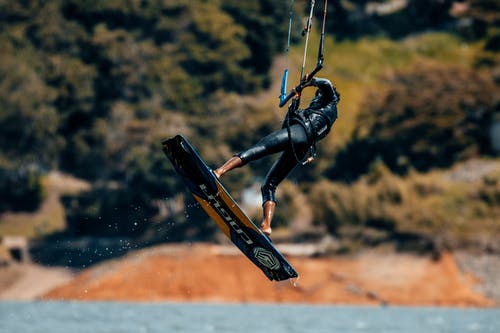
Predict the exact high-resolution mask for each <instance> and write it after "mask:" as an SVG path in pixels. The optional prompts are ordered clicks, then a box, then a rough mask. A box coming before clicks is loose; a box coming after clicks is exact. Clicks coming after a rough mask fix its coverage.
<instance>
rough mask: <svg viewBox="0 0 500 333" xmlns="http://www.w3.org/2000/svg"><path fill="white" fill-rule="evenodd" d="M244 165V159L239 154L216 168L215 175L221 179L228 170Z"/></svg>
mask: <svg viewBox="0 0 500 333" xmlns="http://www.w3.org/2000/svg"><path fill="white" fill-rule="evenodd" d="M242 165H243V161H242V160H241V158H239V157H238V156H233V157H231V158H230V159H229V160H228V161H227V162H226V163H224V165H222V166H221V167H220V168H218V169H217V170H215V171H214V175H215V177H217V179H220V177H221V176H222V175H223V174H225V173H226V172H228V171H231V170H233V169H235V168H239V167H241V166H242Z"/></svg>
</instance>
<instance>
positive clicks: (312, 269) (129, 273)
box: [43, 244, 494, 307]
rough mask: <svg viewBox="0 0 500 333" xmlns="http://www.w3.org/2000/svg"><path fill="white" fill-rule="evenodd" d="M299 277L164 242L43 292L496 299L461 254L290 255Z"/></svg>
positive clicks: (154, 297) (317, 299)
mask: <svg viewBox="0 0 500 333" xmlns="http://www.w3.org/2000/svg"><path fill="white" fill-rule="evenodd" d="M288 257H289V259H290V262H291V263H292V265H294V267H295V268H296V269H297V271H298V272H299V274H300V279H299V280H298V281H296V282H295V284H294V283H292V282H290V281H284V282H279V283H276V282H270V281H269V280H267V278H266V277H265V276H264V275H263V274H262V272H261V271H260V270H258V269H257V268H256V267H254V266H253V264H252V263H250V261H249V260H248V259H246V258H245V257H243V256H242V255H241V254H239V253H237V252H235V251H234V247H229V248H228V247H220V246H214V245H203V244H200V245H194V246H162V247H158V248H154V249H148V250H143V251H139V252H137V253H134V254H132V255H129V256H127V257H125V258H123V259H120V260H114V261H111V262H107V263H103V264H101V265H98V266H95V267H93V268H90V269H87V270H85V271H83V272H82V273H81V274H79V275H78V276H77V277H76V278H75V279H73V280H72V281H71V282H69V283H67V284H64V285H62V286H59V287H57V288H55V289H53V290H52V291H50V292H49V293H47V294H45V295H44V296H43V298H44V299H65V300H113V301H115V300H116V301H217V302H300V303H330V304H393V305H432V306H480V307H482V306H493V305H494V302H493V301H491V300H489V299H487V298H486V297H484V296H483V295H481V294H480V293H478V292H477V291H475V290H474V288H473V287H474V285H475V284H477V283H479V280H478V279H476V278H474V277H473V276H472V275H471V274H468V273H463V272H461V271H460V270H459V268H458V266H457V264H456V262H455V259H454V257H453V256H452V255H451V254H444V255H443V256H442V257H441V258H440V259H439V260H437V261H433V260H431V259H430V258H424V257H418V256H413V255H401V254H393V253H392V254H387V253H374V252H371V253H369V252H367V253H364V254H360V255H357V256H355V257H332V258H309V257H302V256H290V255H288Z"/></svg>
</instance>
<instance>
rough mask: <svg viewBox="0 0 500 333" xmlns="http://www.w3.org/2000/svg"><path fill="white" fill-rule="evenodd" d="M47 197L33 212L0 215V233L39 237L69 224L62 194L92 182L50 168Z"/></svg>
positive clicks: (76, 190)
mask: <svg viewBox="0 0 500 333" xmlns="http://www.w3.org/2000/svg"><path fill="white" fill-rule="evenodd" d="M42 184H43V188H44V191H45V193H46V194H47V195H46V197H45V200H44V201H43V202H42V204H41V206H40V208H39V209H38V210H37V211H35V212H34V213H25V212H21V213H12V212H6V213H3V214H1V215H0V236H6V235H8V236H25V237H29V238H33V237H39V236H42V235H46V234H50V233H52V232H55V231H59V230H63V229H64V228H65V227H66V215H65V213H64V207H63V206H62V204H61V201H60V200H59V198H60V196H61V195H63V194H71V193H77V192H79V191H82V190H85V189H88V188H89V186H90V185H89V184H88V183H86V182H83V181H81V180H78V179H75V178H73V177H71V176H68V175H64V174H61V173H58V172H51V173H49V174H48V175H46V176H45V177H43V179H42Z"/></svg>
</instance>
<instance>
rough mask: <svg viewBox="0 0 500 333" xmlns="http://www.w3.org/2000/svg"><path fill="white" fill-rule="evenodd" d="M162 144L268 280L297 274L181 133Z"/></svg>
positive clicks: (212, 214)
mask: <svg viewBox="0 0 500 333" xmlns="http://www.w3.org/2000/svg"><path fill="white" fill-rule="evenodd" d="M162 144H163V152H164V153H165V155H167V157H168V158H169V160H170V161H171V162H172V164H173V166H174V168H175V170H176V172H177V173H178V174H179V175H180V176H181V177H182V179H183V180H184V182H185V183H186V185H187V187H188V189H189V191H190V192H191V194H192V195H193V196H194V198H195V199H196V201H197V202H198V203H199V204H200V206H201V207H202V208H203V209H204V210H205V212H206V213H207V214H208V215H209V216H210V218H211V219H212V220H213V221H214V222H215V223H216V224H217V226H218V227H219V228H220V229H221V230H222V231H223V232H224V234H225V235H226V236H227V237H229V239H230V240H231V241H232V242H233V243H234V244H235V245H236V246H237V247H238V248H239V249H240V250H241V252H242V253H243V254H244V255H245V256H247V257H248V259H250V261H252V262H253V263H254V264H255V265H256V266H257V267H258V268H260V269H261V270H262V271H263V272H264V274H265V275H266V276H267V277H268V278H269V280H271V281H272V280H276V281H281V280H286V279H290V278H295V277H298V274H297V272H296V271H295V269H294V268H293V267H292V265H290V263H289V262H288V261H287V260H286V259H285V257H284V256H283V255H282V254H281V253H280V252H279V251H278V250H277V249H276V247H275V246H274V245H273V243H272V242H271V240H270V239H269V237H268V236H266V235H265V234H264V233H263V232H262V231H261V230H260V229H259V228H258V227H257V226H256V225H255V224H254V223H253V222H252V220H250V218H248V216H247V215H246V214H245V213H244V212H243V210H242V209H241V208H240V206H239V205H238V204H237V203H236V201H234V199H233V198H232V197H231V195H230V194H229V192H228V191H227V190H226V189H225V188H224V186H223V185H222V183H221V182H220V181H219V180H218V179H217V177H216V176H215V175H214V173H213V172H212V170H211V169H210V168H209V167H208V166H207V165H206V163H205V162H204V161H203V160H202V159H201V157H200V155H199V154H198V152H197V151H196V150H195V149H194V148H193V146H192V145H191V144H190V143H189V142H188V141H187V140H186V139H185V138H184V137H183V136H182V135H177V136H175V137H173V138H170V139H167V140H164V141H163V142H162Z"/></svg>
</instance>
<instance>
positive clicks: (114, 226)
mask: <svg viewBox="0 0 500 333" xmlns="http://www.w3.org/2000/svg"><path fill="white" fill-rule="evenodd" d="M295 3H296V4H295V7H294V10H295V11H294V16H295V18H296V19H295V20H294V26H293V30H292V31H293V32H294V33H293V36H292V42H293V46H292V48H291V50H290V60H289V68H290V79H289V80H290V83H289V87H291V86H293V85H294V84H295V82H298V80H299V78H298V73H299V68H300V65H301V62H302V54H303V46H304V45H303V44H304V39H303V38H302V37H301V36H300V30H301V29H302V24H303V22H302V18H303V17H304V15H305V12H306V10H307V5H306V2H305V1H296V2H295ZM318 3H319V2H318ZM371 3H372V5H373V3H375V4H376V3H379V4H383V3H384V2H383V1H375V2H371ZM453 3H454V1H433V0H426V1H416V0H414V1H408V4H407V5H406V6H405V7H404V8H400V9H398V10H395V11H393V12H391V13H383V14H380V13H378V12H377V11H376V10H375V9H373V10H375V11H374V12H373V11H370V10H371V9H370V10H368V5H367V1H361V0H360V1H349V2H346V1H330V6H329V11H328V19H327V39H326V42H325V52H326V53H325V69H324V70H323V71H322V72H321V75H322V76H325V77H328V78H330V79H331V80H332V81H333V82H334V83H335V84H336V86H337V87H338V90H339V91H340V93H341V102H340V104H339V112H340V115H339V119H338V121H337V123H336V124H335V127H334V130H333V133H332V134H331V135H330V136H329V137H328V138H327V139H325V141H324V142H322V143H321V144H320V145H319V158H318V159H317V160H316V161H315V162H314V163H313V164H311V165H308V166H306V167H304V168H300V169H298V170H297V171H296V172H295V173H294V174H293V175H292V177H291V179H290V182H289V183H287V185H285V186H284V187H283V188H282V189H281V191H280V192H279V197H280V208H279V212H278V216H277V221H276V223H277V225H278V226H282V227H292V226H291V222H290V221H291V216H292V215H300V214H299V213H300V210H301V208H302V209H303V208H304V206H306V207H308V208H309V210H310V211H311V212H313V213H312V216H311V217H310V218H309V219H310V221H308V222H307V221H306V222H303V223H306V224H307V223H312V226H313V227H314V228H317V229H318V230H323V229H325V230H328V231H329V233H330V234H332V235H333V236H335V237H339V238H340V239H348V240H349V244H348V245H347V246H346V248H349V247H353V246H357V245H356V244H357V243H360V244H362V245H363V244H364V245H366V244H371V245H373V244H380V243H387V242H389V243H390V242H396V243H398V244H399V243H401V244H404V243H405V242H408V244H410V243H411V244H419V245H418V247H419V249H439V248H441V247H450V248H453V247H457V246H460V247H461V246H467V244H470V243H474V244H477V243H478V242H480V241H479V240H483V235H486V234H487V235H489V236H488V237H487V238H488V240H487V243H488V244H489V245H488V246H489V247H490V248H492V249H494V248H495V246H493V245H491V244H492V243H491V241H490V240H494V239H495V238H498V235H499V234H500V233H499V232H500V230H499V229H498V225H497V224H498V222H497V221H499V220H500V212H499V211H498V208H497V206H498V203H499V202H500V199H499V197H500V194H499V193H500V181H499V179H498V177H499V174H498V172H496V171H494V170H493V169H492V170H493V171H492V172H489V173H486V174H484V175H482V178H480V179H477V180H476V181H474V182H472V183H466V184H455V183H453V182H450V181H449V180H446V174H447V169H449V168H453V166H455V165H456V164H457V163H462V162H464V161H467V160H469V159H471V158H483V159H484V158H486V159H487V161H489V162H492V163H493V164H492V165H495V163H496V157H495V156H496V155H495V154H496V152H495V151H494V150H493V149H492V146H491V141H490V140H489V136H488V133H489V132H488V127H489V126H490V125H491V123H492V122H493V121H494V120H495V119H498V113H499V105H500V94H499V91H500V89H499V86H498V85H499V82H500V78H499V77H500V74H499V73H500V70H499V68H500V67H499V64H500V60H499V56H498V47H497V46H496V45H498V43H497V42H498V40H499V36H500V34H499V31H500V28H499V22H500V19H499V17H498V15H496V14H495V13H498V12H500V10H499V8H498V4H497V3H496V2H495V1H472V0H471V1H466V3H467V5H468V6H466V7H465V9H464V10H458V11H457V10H455V11H454V10H452V9H453V8H455V7H452V6H453ZM370 8H372V7H370ZM373 8H378V7H373ZM460 8H461V7H460ZM288 10H289V1H275V0H258V1H234V0H216V1H203V0H198V1H189V0H175V1H173V0H172V1H171V0H155V1H139V0H131V1H130V0H128V1H126V0H113V1H104V2H103V1H92V0H85V1H81V0H80V1H76V0H54V1H48V2H47V1H36V0H33V1H25V2H14V3H12V2H9V1H0V27H1V29H0V52H1V54H2V62H1V63H0V88H1V89H0V130H1V131H2V141H1V142H0V189H1V196H2V197H1V200H0V211H1V212H8V211H9V212H13V211H36V210H37V209H38V208H39V207H40V203H41V202H42V201H43V200H44V199H45V198H46V197H47V191H44V190H43V186H42V181H41V179H43V178H41V177H42V176H43V175H46V174H47V172H49V171H51V170H59V171H63V172H65V173H68V174H71V175H73V176H75V177H78V178H81V179H84V180H86V181H88V182H89V183H90V184H91V186H90V188H89V189H87V190H85V191H84V192H81V193H79V194H68V195H65V196H64V197H63V200H62V202H63V205H64V216H65V218H66V228H65V229H64V230H62V231H61V230H59V231H57V232H56V233H52V231H54V228H49V229H47V230H50V233H49V234H48V235H47V234H45V236H50V237H49V238H48V239H52V237H55V236H62V237H80V236H93V237H115V238H120V237H126V238H132V239H135V240H136V241H137V242H139V243H144V244H149V243H153V242H164V241H175V240H186V239H189V240H199V239H211V240H212V239H214V235H216V232H217V230H216V229H215V228H214V227H213V224H212V223H210V222H209V221H208V220H207V216H206V215H205V214H204V213H203V212H202V211H201V210H200V209H199V208H197V207H196V205H194V203H193V201H192V200H193V199H192V198H190V196H188V195H186V192H185V190H184V186H183V184H182V183H181V182H180V180H179V179H178V178H177V177H175V174H174V172H173V170H172V167H171V165H170V164H169V162H168V160H167V159H166V158H165V157H164V156H163V153H162V152H161V145H160V141H161V139H163V138H165V137H169V136H172V135H175V134H177V133H182V134H184V135H185V136H186V137H188V138H189V139H190V141H191V142H192V143H193V144H194V145H195V146H196V147H197V148H198V149H199V152H200V154H201V156H203V158H204V159H205V160H206V161H207V162H208V163H209V164H210V166H212V167H215V166H217V165H218V164H220V163H222V162H223V161H224V160H225V159H227V158H228V157H229V156H231V155H232V154H233V153H234V152H236V151H238V150H240V149H243V148H244V147H247V146H248V145H250V144H252V143H254V142H255V141H256V140H257V139H258V138H260V137H261V136H262V135H265V134H267V133H269V132H270V131H272V130H274V129H276V128H279V126H280V123H281V118H282V117H283V114H284V112H285V110H284V109H283V110H282V109H279V108H278V106H277V96H278V94H279V91H278V88H277V87H278V86H279V82H280V80H281V73H282V71H283V69H284V68H283V67H284V65H283V63H284V59H283V54H284V49H285V46H286V36H287V28H288V14H289V13H288ZM320 12H321V11H320V10H319V9H318V10H317V15H318V16H319V15H320V14H321V13H320ZM450 13H451V14H450ZM318 21H320V18H319V17H318V20H316V23H317V22H318ZM408 22H413V23H414V24H408ZM318 38H319V36H318V28H317V27H314V29H313V32H312V35H311V40H310V45H312V46H311V47H310V48H311V49H310V50H309V55H308V63H307V68H313V67H314V64H315V61H316V59H315V56H316V54H315V52H316V47H317V43H318ZM312 93H313V92H308V93H307V94H305V96H304V97H305V98H304V101H303V104H306V103H307V98H308V97H310V96H311V95H310V94H312ZM271 163H272V159H270V158H266V159H263V160H262V161H258V162H255V163H252V164H251V165H250V166H249V167H248V168H245V169H242V170H238V171H235V173H234V174H229V175H228V176H227V177H225V179H224V183H225V184H226V185H227V187H228V188H229V189H230V190H231V191H232V192H233V193H235V195H237V194H238V193H241V191H242V190H243V189H245V188H248V187H250V186H252V185H254V184H255V183H256V182H258V181H259V179H260V178H261V177H262V176H263V175H264V174H265V172H266V169H267V168H268V167H269V166H270V165H271ZM496 170H498V169H496ZM297 191H300V192H301V193H304V195H305V204H303V205H302V206H303V207H298V206H299V205H298V204H297V202H296V201H297V200H296V195H294V193H296V192H297ZM58 215H61V214H59V213H58ZM5 216H6V215H2V220H1V221H0V223H1V224H7V223H9V221H7V220H6V219H5ZM188 216H189V217H188ZM186 217H188V218H186ZM58 218H59V219H60V217H58ZM186 221H187V222H189V223H186ZM26 223H29V222H26ZM47 223H48V224H50V221H48V222H47ZM294 223H295V222H294ZM298 223H300V222H298ZM56 229H57V228H56ZM4 230H5V229H4ZM51 233H52V234H51ZM298 238H300V237H298ZM412 240H415V241H414V242H413V241H412ZM422 244H423V245H422Z"/></svg>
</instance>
